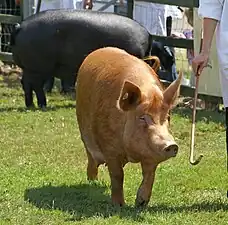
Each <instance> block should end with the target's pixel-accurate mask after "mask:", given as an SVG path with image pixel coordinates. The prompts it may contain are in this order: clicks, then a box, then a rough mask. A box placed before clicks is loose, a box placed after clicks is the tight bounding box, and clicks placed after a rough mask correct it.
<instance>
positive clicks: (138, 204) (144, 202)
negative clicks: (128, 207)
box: [135, 196, 149, 208]
mask: <svg viewBox="0 0 228 225" xmlns="http://www.w3.org/2000/svg"><path fill="white" fill-rule="evenodd" d="M148 203H149V200H145V199H143V198H142V197H140V196H138V197H137V199H136V200H135V206H136V207H137V208H138V207H146V206H147V205H148Z"/></svg>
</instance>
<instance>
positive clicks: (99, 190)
mask: <svg viewBox="0 0 228 225" xmlns="http://www.w3.org/2000/svg"><path fill="white" fill-rule="evenodd" d="M107 189H108V187H107V186H105V185H101V184H98V183H91V184H80V185H75V186H59V187H58V186H57V187H54V186H51V185H49V186H43V187H39V188H31V189H27V190H25V194H24V199H25V201H28V202H30V203H32V204H33V205H35V206H36V207H38V208H42V209H49V210H55V209H58V210H61V211H64V212H69V213H71V214H72V215H73V216H72V218H71V219H70V220H74V221H79V220H82V219H86V218H90V217H93V216H101V217H103V218H107V217H110V216H112V215H118V216H119V217H120V218H128V219H132V220H137V221H142V220H144V219H143V215H140V212H142V209H141V210H140V209H137V208H135V207H134V206H124V207H122V208H120V207H115V206H113V205H112V204H111V200H110V196H109V195H107V194H105V192H106V191H107ZM220 210H224V211H227V210H228V204H224V203H220V202H219V201H218V202H215V203H210V202H202V203H198V204H192V205H180V206H169V205H166V204H160V205H159V204H158V205H154V206H150V207H147V208H145V211H146V212H150V213H178V212H187V213H188V212H195V211H198V212H201V211H205V212H215V211H220Z"/></svg>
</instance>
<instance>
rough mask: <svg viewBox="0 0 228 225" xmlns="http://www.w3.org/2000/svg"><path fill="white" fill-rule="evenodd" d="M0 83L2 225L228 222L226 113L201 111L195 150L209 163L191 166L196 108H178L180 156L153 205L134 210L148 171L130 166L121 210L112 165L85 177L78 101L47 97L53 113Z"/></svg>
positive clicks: (159, 178) (164, 173)
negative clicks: (30, 106)
mask: <svg viewBox="0 0 228 225" xmlns="http://www.w3.org/2000/svg"><path fill="white" fill-rule="evenodd" d="M0 78H1V81H0V96H1V97H0V224H1V225H8V224H20V225H27V224H31V225H34V224H42V225H52V224H53V225H57V224H59V225H60V224H61V225H63V224H64V225H65V224H85V225H86V224H110V225H111V224H115V225H117V224H129V225H130V224H156V225H163V224H165V225H166V224H167V225H172V224H173V225H187V224H188V225H198V224H200V225H201V224H202V225H225V224H228V201H227V197H226V191H227V188H228V180H227V172H226V151H225V132H224V115H223V114H218V113H215V112H214V113H213V112H207V111H199V112H198V113H197V121H198V122H197V126H196V150H195V151H196V154H199V153H203V154H204V158H203V159H202V161H201V163H200V164H198V165H197V166H191V165H190V164H189V162H188V157H189V143H190V140H189V137H190V128H191V123H190V117H189V116H190V114H191V111H189V110H180V109H176V110H175V111H174V113H173V116H172V122H171V126H172V131H173V133H174V136H175V138H176V140H177V142H178V144H179V145H180V151H179V154H178V156H177V157H176V158H173V159H171V160H169V161H167V162H164V163H162V164H161V165H160V166H159V168H158V170H157V175H156V180H155V184H154V189H153V194H152V198H151V201H150V203H149V206H148V207H147V208H146V209H144V210H142V211H139V210H137V209H135V208H134V200H135V195H136V191H137V188H138V186H139V184H140V182H141V170H140V166H139V165H138V164H127V166H126V167H125V183H124V191H125V199H126V203H127V205H126V206H125V207H123V208H118V207H114V206H112V205H111V203H110V182H109V176H108V171H107V168H106V167H104V166H102V167H100V170H99V181H98V182H94V183H89V182H88V181H87V180H86V163H87V159H86V154H85V152H84V149H83V145H82V142H81V139H80V136H79V132H78V127H77V123H76V115H75V107H74V105H75V101H74V100H73V99H72V98H70V97H63V96H60V95H59V93H58V91H57V90H55V92H54V93H53V94H51V95H48V105H49V107H48V109H47V111H46V112H43V111H40V110H38V109H37V110H30V111H29V110H25V107H24V99H23V93H22V90H21V87H20V85H19V84H18V80H16V79H14V80H13V79H6V78H4V79H3V77H1V76H0ZM3 80H5V81H3Z"/></svg>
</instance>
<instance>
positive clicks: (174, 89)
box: [163, 71, 183, 108]
mask: <svg viewBox="0 0 228 225" xmlns="http://www.w3.org/2000/svg"><path fill="white" fill-rule="evenodd" d="M182 76H183V72H182V71H180V73H179V76H178V78H177V79H176V80H175V81H173V82H172V83H171V84H170V85H169V86H168V87H167V88H166V89H165V90H164V92H163V96H164V102H165V103H166V104H167V105H168V106H169V107H170V108H172V107H173V106H174V104H175V101H176V99H177V98H178V96H179V94H180V85H181V80H182Z"/></svg>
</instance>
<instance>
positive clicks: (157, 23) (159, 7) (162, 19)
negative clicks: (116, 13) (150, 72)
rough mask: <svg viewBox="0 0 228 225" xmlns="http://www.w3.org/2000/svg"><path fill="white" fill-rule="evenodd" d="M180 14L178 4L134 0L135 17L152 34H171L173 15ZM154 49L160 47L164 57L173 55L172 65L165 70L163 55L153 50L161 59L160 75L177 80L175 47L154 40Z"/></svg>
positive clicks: (169, 79) (177, 15)
mask: <svg viewBox="0 0 228 225" xmlns="http://www.w3.org/2000/svg"><path fill="white" fill-rule="evenodd" d="M180 14H181V13H180V12H179V9H178V8H177V7H176V6H170V5H165V4H159V3H152V2H144V1H134V7H133V19H134V20H136V21H137V22H138V23H139V24H141V25H142V26H144V27H145V28H146V29H147V30H148V32H149V33H150V34H151V35H158V36H171V29H172V17H173V16H174V17H180ZM181 16H182V15H181ZM152 49H160V50H159V52H162V54H163V57H162V58H165V56H166V55H167V56H169V58H170V57H171V58H172V61H173V64H172V66H171V67H169V68H166V69H165V70H163V67H164V68H165V67H166V66H164V62H162V60H161V57H159V55H156V54H155V52H152V54H155V55H156V56H157V57H159V59H160V60H161V66H162V69H161V70H159V71H158V75H159V77H160V78H161V79H163V78H164V79H165V80H168V81H174V80H176V79H177V71H176V63H175V53H174V48H171V47H168V46H164V45H163V44H162V43H159V42H156V41H153V44H152ZM168 61H169V60H168Z"/></svg>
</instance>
